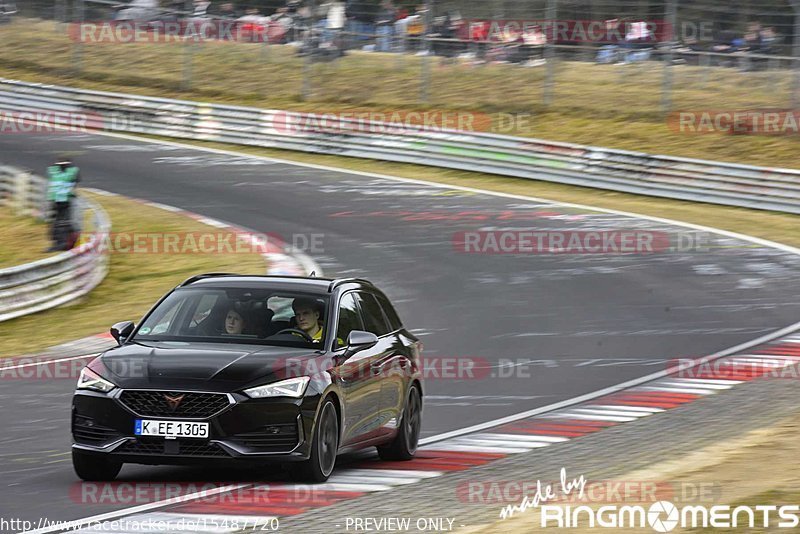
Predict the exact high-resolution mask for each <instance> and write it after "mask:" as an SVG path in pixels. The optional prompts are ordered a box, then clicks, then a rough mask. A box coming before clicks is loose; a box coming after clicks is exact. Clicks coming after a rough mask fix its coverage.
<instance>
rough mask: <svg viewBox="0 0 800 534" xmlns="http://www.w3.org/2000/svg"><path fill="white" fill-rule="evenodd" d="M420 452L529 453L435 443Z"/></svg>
mask: <svg viewBox="0 0 800 534" xmlns="http://www.w3.org/2000/svg"><path fill="white" fill-rule="evenodd" d="M420 450H426V451H454V452H490V453H500V454H516V453H520V452H528V450H529V449H522V448H512V447H479V446H477V445H455V444H453V443H433V444H431V445H423V446H422V447H420Z"/></svg>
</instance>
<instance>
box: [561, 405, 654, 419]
mask: <svg viewBox="0 0 800 534" xmlns="http://www.w3.org/2000/svg"><path fill="white" fill-rule="evenodd" d="M574 411H575V412H576V413H585V414H590V415H592V414H594V415H615V416H619V417H647V416H648V415H653V412H642V411H637V410H627V411H626V410H624V409H619V408H618V409H616V410H608V409H596V408H594V407H593V406H592V407H587V408H577V409H576V410H574Z"/></svg>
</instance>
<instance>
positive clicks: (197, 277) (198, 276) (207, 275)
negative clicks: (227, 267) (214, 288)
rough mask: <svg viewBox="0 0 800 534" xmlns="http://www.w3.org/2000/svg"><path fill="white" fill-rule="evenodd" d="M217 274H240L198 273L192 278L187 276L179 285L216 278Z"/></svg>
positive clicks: (232, 274) (230, 274) (227, 274)
mask: <svg viewBox="0 0 800 534" xmlns="http://www.w3.org/2000/svg"><path fill="white" fill-rule="evenodd" d="M216 276H238V275H236V274H234V273H203V274H196V275H194V276H192V277H191V278H187V279H186V280H184V281H183V282H181V283H180V284H179V285H178V287H184V286H188V285H189V284H193V283H195V282H197V281H198V280H203V279H204V278H214V277H216Z"/></svg>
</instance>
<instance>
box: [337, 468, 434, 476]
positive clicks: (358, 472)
mask: <svg viewBox="0 0 800 534" xmlns="http://www.w3.org/2000/svg"><path fill="white" fill-rule="evenodd" d="M335 473H336V474H340V475H348V476H350V475H352V476H364V477H370V476H372V475H373V474H375V473H380V474H381V475H386V476H392V477H397V478H415V479H421V478H436V477H438V476H442V475H443V474H444V471H415V470H413V469H409V470H403V469H347V468H344V469H341V470H338V471H335Z"/></svg>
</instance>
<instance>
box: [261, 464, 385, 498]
mask: <svg viewBox="0 0 800 534" xmlns="http://www.w3.org/2000/svg"><path fill="white" fill-rule="evenodd" d="M376 471H377V469H376ZM255 489H268V490H292V491H298V490H300V491H309V492H314V491H363V492H373V491H386V490H390V489H392V487H391V486H387V485H386V484H368V483H366V482H364V483H352V482H348V483H345V482H343V483H341V484H335V483H333V482H324V483H322V484H274V485H273V484H270V485H266V486H255Z"/></svg>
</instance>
